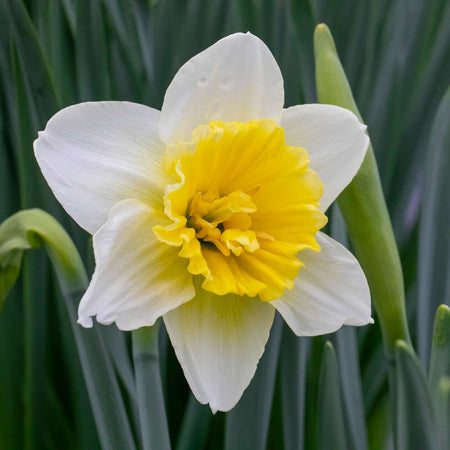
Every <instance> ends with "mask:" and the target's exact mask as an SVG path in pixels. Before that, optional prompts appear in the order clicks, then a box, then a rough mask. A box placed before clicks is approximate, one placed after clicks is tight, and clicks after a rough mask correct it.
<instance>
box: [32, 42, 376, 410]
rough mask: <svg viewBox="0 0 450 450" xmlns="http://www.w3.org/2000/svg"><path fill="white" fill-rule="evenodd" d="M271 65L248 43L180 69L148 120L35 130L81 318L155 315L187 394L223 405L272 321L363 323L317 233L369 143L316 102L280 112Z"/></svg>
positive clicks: (66, 117)
mask: <svg viewBox="0 0 450 450" xmlns="http://www.w3.org/2000/svg"><path fill="white" fill-rule="evenodd" d="M283 104H284V92H283V79H282V76H281V72H280V69H279V67H278V65H277V63H276V62H275V59H274V58H273V56H272V54H271V53H270V51H269V49H268V48H267V47H266V45H265V44H264V43H263V42H262V41H261V40H260V39H258V38H257V37H255V36H253V35H252V34H249V33H247V34H241V33H237V34H233V35H231V36H228V37H226V38H224V39H222V40H220V41H218V42H217V43H216V44H214V45H213V46H211V47H209V48H208V49H206V50H205V51H203V52H202V53H200V54H198V55H197V56H194V57H193V58H192V59H191V60H189V61H188V62H187V63H186V64H185V65H184V66H183V67H181V69H180V70H179V71H178V73H177V74H176V75H175V78H174V79H173V81H172V83H171V84H170V86H169V87H168V89H167V92H166V95H165V98H164V103H163V106H162V110H161V112H159V111H157V110H155V109H152V108H149V107H147V106H143V105H138V104H134V103H128V102H99V103H82V104H79V105H74V106H70V107H68V108H66V109H63V110H62V111H60V112H59V113H57V114H56V115H55V116H54V117H53V118H52V119H51V120H50V121H49V122H48V124H47V126H46V129H45V131H43V132H41V133H39V138H38V139H37V140H36V141H35V144H34V148H35V154H36V158H37V160H38V163H39V165H40V168H41V170H42V173H43V174H44V177H45V178H46V180H47V182H48V184H49V185H50V187H51V188H52V190H53V192H54V194H55V196H56V197H57V199H58V200H59V201H60V203H61V204H62V205H63V207H64V208H65V209H66V211H67V212H68V213H69V214H70V215H71V216H72V217H73V218H74V220H75V221H76V222H77V223H78V224H79V225H80V226H81V227H82V228H84V229H85V230H87V231H88V232H89V233H91V234H92V235H93V242H94V252H95V260H96V269H95V273H94V275H93V278H92V281H91V283H90V286H89V288H88V290H87V291H86V293H85V295H84V296H83V298H82V300H81V303H80V306H79V310H78V314H79V323H80V324H81V325H83V326H86V327H90V326H92V317H93V316H96V318H97V321H98V322H100V323H103V324H111V323H112V322H115V323H116V324H117V326H118V327H119V328H120V329H122V330H133V329H137V328H139V327H142V326H146V325H152V324H154V323H155V321H156V320H157V319H158V318H159V317H163V319H164V323H165V326H166V328H167V332H168V334H169V336H170V340H171V342H172V344H173V346H174V348H175V352H176V354H177V357H178V360H179V361H180V364H181V366H182V368H183V370H184V373H185V376H186V378H187V380H188V382H189V385H190V387H191V389H192V391H193V392H194V394H195V396H196V397H197V399H198V400H199V401H200V402H201V403H209V404H210V407H211V409H212V410H213V411H216V410H222V411H227V410H229V409H231V408H232V407H233V406H234V405H235V404H236V403H237V402H238V400H239V398H240V397H241V395H242V393H243V391H244V389H245V388H246V387H247V386H248V384H249V383H250V380H251V378H252V377H253V375H254V372H255V370H256V366H257V363H258V360H259V359H260V357H261V355H262V353H263V351H264V346H265V344H266V342H267V339H268V337H269V332H270V328H271V325H272V322H273V319H274V314H275V310H277V311H278V312H279V313H280V314H281V315H282V316H283V318H284V320H285V321H286V322H287V324H288V325H289V326H290V327H291V329H292V330H293V331H294V333H296V334H297V335H299V336H313V335H319V334H325V333H331V332H333V331H335V330H337V329H338V328H340V327H341V326H342V325H343V324H345V325H365V324H367V323H370V322H371V321H372V319H371V317H370V314H371V311H370V294H369V289H368V285H367V281H366V278H365V276H364V274H363V272H362V270H361V268H360V266H359V264H358V262H357V260H356V259H355V258H354V257H353V255H352V254H351V253H350V252H349V251H348V250H346V249H345V248H344V247H343V246H342V245H340V244H339V243H337V242H336V241H334V240H333V239H331V238H330V237H328V236H327V235H325V234H323V233H321V232H320V231H319V230H320V229H321V228H322V227H323V226H324V225H325V224H326V222H327V218H326V216H325V211H326V210H327V208H328V207H329V206H330V204H331V203H332V202H333V200H334V199H335V198H336V197H337V196H338V195H339V193H340V192H341V191H342V190H343V189H344V188H345V186H346V185H347V184H348V183H349V182H350V181H351V180H352V178H353V177H354V175H355V174H356V172H357V171H358V169H359V167H360V165H361V163H362V161H363V159H364V155H365V153H366V150H367V147H368V144H369V139H368V137H367V135H366V134H365V127H364V126H363V125H362V124H361V123H360V122H359V121H358V119H357V118H356V117H355V115H354V114H353V113H351V112H349V111H347V110H345V109H342V108H339V107H335V106H329V105H316V104H311V105H299V106H294V107H290V108H287V109H283Z"/></svg>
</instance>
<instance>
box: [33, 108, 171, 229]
mask: <svg viewBox="0 0 450 450" xmlns="http://www.w3.org/2000/svg"><path fill="white" fill-rule="evenodd" d="M159 115H160V113H159V111H157V110H155V109H152V108H149V107H147V106H143V105H138V104H135V103H128V102H98V103H81V104H78V105H74V106H69V107H68V108H65V109H63V110H62V111H60V112H58V113H57V114H56V115H54V116H53V117H52V118H51V119H50V121H49V122H48V123H47V126H46V128H45V131H42V132H40V133H39V137H38V139H36V141H35V142H34V151H35V154H36V159H37V161H38V163H39V166H40V168H41V170H42V173H43V175H44V177H45V179H46V180H47V183H48V184H49V185H50V187H51V189H52V190H53V193H54V194H55V196H56V198H57V199H58V200H59V202H60V203H61V204H62V205H63V207H64V208H65V209H66V211H67V212H68V213H69V214H70V215H71V216H72V217H73V218H74V219H75V221H76V222H77V223H78V224H79V225H80V226H81V227H82V228H84V229H85V230H87V231H88V232H89V233H91V234H94V233H95V232H96V231H97V230H98V229H99V228H100V226H101V225H103V224H104V223H105V222H106V220H107V216H108V212H109V210H110V209H111V207H112V206H113V205H114V204H115V203H117V202H118V201H120V200H124V199H126V198H136V199H139V200H142V201H144V202H147V203H149V204H151V205H152V206H155V207H159V206H160V205H161V204H162V198H163V195H164V186H165V185H166V184H167V182H166V180H165V178H164V173H163V171H162V170H161V169H160V161H161V159H162V156H163V152H164V147H163V145H162V144H161V142H160V140H159V138H158V131H157V126H158V121H159ZM161 209H163V207H162V205H161Z"/></svg>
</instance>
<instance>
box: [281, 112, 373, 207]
mask: <svg viewBox="0 0 450 450" xmlns="http://www.w3.org/2000/svg"><path fill="white" fill-rule="evenodd" d="M281 126H282V127H283V129H284V132H285V136H286V143H287V144H288V145H292V146H295V147H303V148H304V149H305V150H306V151H307V152H308V155H309V158H310V167H311V169H313V170H315V171H316V172H317V173H318V175H319V177H320V179H321V180H322V183H323V187H324V191H323V196H322V198H321V200H320V209H321V210H322V211H326V210H327V208H328V207H329V206H330V205H331V203H332V202H333V201H334V200H335V199H336V197H337V196H338V195H339V194H340V193H341V192H342V190H343V189H344V188H345V187H346V186H347V185H348V184H349V183H350V181H352V179H353V177H354V176H355V175H356V173H357V172H358V170H359V167H360V166H361V163H362V162H363V160H364V156H365V155H366V151H367V148H368V146H369V137H368V136H367V134H366V133H365V129H366V126H365V125H363V124H361V123H360V122H359V120H358V118H357V117H356V116H355V115H354V114H353V113H352V112H351V111H349V110H347V109H344V108H340V107H338V106H333V105H316V104H312V105H298V106H293V107H292V108H288V109H285V110H283V114H282V118H281Z"/></svg>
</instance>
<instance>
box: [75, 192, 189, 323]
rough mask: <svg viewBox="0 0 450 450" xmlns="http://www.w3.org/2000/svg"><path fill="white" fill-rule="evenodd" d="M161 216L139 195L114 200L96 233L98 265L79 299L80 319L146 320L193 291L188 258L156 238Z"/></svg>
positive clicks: (171, 307) (180, 300)
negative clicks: (155, 231) (105, 218)
mask: <svg viewBox="0 0 450 450" xmlns="http://www.w3.org/2000/svg"><path fill="white" fill-rule="evenodd" d="M160 224H161V220H160V218H159V217H158V216H157V214H156V213H155V212H153V210H152V209H150V208H149V207H148V206H147V205H145V204H144V203H141V202H139V201H137V200H131V199H130V200H124V201H122V202H119V203H117V204H116V205H115V206H114V207H113V208H112V209H111V212H110V214H109V220H108V221H107V222H106V223H105V225H103V226H102V227H101V228H100V230H99V231H98V232H97V233H96V234H95V235H94V251H95V261H96V268H95V273H94V276H93V277H92V281H91V284H90V286H89V288H88V290H87V291H86V293H85V294H84V296H83V298H82V299H81V303H80V306H79V309H78V316H79V319H78V323H80V324H81V325H83V326H85V327H89V326H92V319H91V316H95V315H96V316H97V321H98V322H100V323H103V324H110V323H112V322H116V323H117V326H118V327H119V328H120V329H121V330H134V329H136V328H140V327H142V326H150V325H153V324H154V323H155V320H156V319H157V318H158V317H160V316H162V315H163V314H165V313H166V312H167V311H169V310H171V309H173V308H176V307H178V306H179V305H181V304H182V303H184V302H186V301H188V300H190V299H192V297H194V295H195V291H194V286H193V283H192V275H191V274H190V273H189V272H188V270H187V264H188V260H186V259H184V258H180V257H179V256H178V252H179V248H177V247H172V246H170V245H167V244H164V243H162V242H160V241H159V240H158V239H156V237H155V234H154V233H153V231H152V227H153V226H154V225H160Z"/></svg>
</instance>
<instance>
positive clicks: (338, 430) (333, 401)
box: [317, 342, 349, 450]
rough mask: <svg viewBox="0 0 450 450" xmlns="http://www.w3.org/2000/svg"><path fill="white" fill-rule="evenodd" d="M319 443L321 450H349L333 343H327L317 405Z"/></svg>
mask: <svg viewBox="0 0 450 450" xmlns="http://www.w3.org/2000/svg"><path fill="white" fill-rule="evenodd" d="M317 441H318V446H317V448H318V449H319V450H329V449H331V448H332V449H335V450H341V449H342V450H347V449H348V448H349V447H348V440H347V436H346V434H345V424H344V410H343V408H342V400H341V391H340V381H339V370H338V365H337V360H336V355H335V353H334V348H333V345H332V344H331V342H326V344H325V349H324V353H323V358H322V368H321V371H320V385H319V398H318V405H317Z"/></svg>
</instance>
